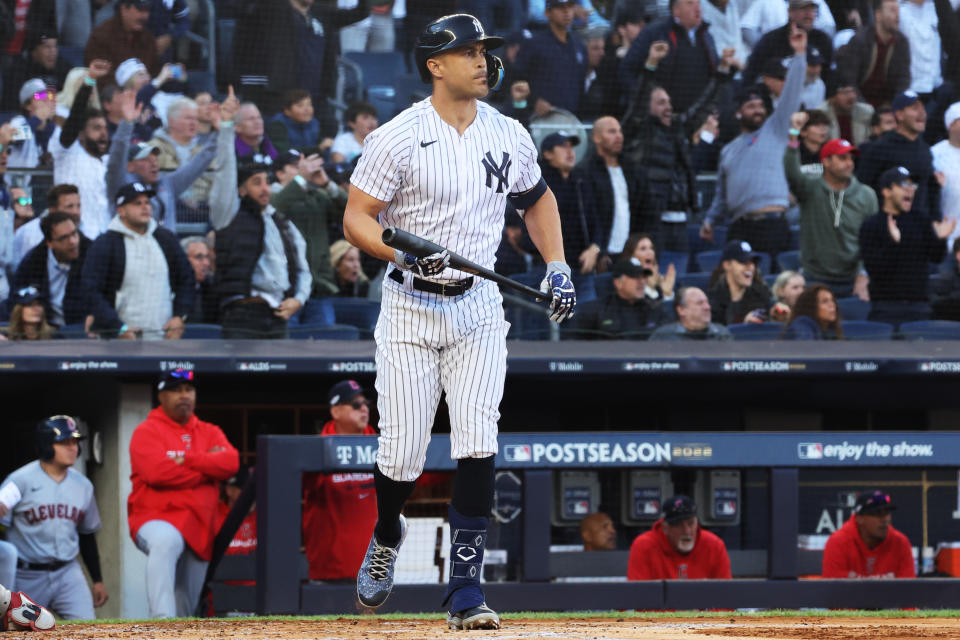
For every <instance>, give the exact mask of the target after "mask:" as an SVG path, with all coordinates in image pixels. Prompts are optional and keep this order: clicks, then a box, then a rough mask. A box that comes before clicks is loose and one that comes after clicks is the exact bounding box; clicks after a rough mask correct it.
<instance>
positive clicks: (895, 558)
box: [823, 515, 917, 578]
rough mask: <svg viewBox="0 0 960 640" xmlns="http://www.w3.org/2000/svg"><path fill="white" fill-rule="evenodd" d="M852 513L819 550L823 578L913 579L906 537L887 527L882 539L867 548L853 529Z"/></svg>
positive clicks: (913, 574) (854, 519)
mask: <svg viewBox="0 0 960 640" xmlns="http://www.w3.org/2000/svg"><path fill="white" fill-rule="evenodd" d="M856 518H857V517H856V515H852V516H850V519H849V520H847V521H846V523H845V524H844V525H843V526H842V527H840V530H839V531H836V532H834V534H833V535H832V536H830V539H829V540H827V546H826V547H824V549H823V577H824V578H916V577H917V570H916V568H915V566H914V564H913V549H912V548H911V547H910V541H909V540H908V539H907V536H905V535H903V534H902V533H900V532H899V531H897V530H896V529H894V528H893V525H891V526H890V529H889V531H887V537H886V539H885V540H884V541H883V542H881V543H880V544H878V545H877V546H876V547H875V548H873V549H868V548H867V545H866V544H864V542H863V539H862V538H860V532H859V531H858V530H857V520H856Z"/></svg>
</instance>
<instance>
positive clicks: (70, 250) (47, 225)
mask: <svg viewBox="0 0 960 640" xmlns="http://www.w3.org/2000/svg"><path fill="white" fill-rule="evenodd" d="M40 228H41V229H42V230H43V237H44V240H45V242H44V244H40V245H37V246H36V247H34V248H33V250H32V251H30V252H29V253H28V254H27V256H26V257H25V258H24V260H23V262H21V263H20V266H19V267H18V268H17V275H16V283H17V285H16V286H17V287H18V288H21V287H27V286H33V287H36V288H37V290H38V291H39V292H40V298H41V299H42V300H43V305H44V308H45V312H46V313H45V315H46V318H47V321H48V322H49V323H50V324H51V325H53V326H55V327H63V326H64V325H68V324H72V325H76V324H82V323H83V321H84V320H85V319H86V316H87V313H88V310H89V301H88V297H87V291H86V290H85V289H84V288H83V281H82V275H83V263H84V261H85V260H86V257H87V251H88V250H89V249H90V244H91V242H90V240H89V239H88V238H87V237H85V236H83V235H81V234H80V231H79V230H78V229H77V223H76V220H75V219H74V217H73V216H72V215H70V214H69V213H66V212H64V211H54V212H51V213H48V214H47V215H46V216H44V218H43V220H41V221H40Z"/></svg>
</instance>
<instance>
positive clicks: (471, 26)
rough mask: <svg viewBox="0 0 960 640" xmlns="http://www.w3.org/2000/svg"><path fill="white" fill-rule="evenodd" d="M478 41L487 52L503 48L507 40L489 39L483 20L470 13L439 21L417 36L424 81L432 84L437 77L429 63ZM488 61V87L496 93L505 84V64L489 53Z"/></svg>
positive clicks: (418, 67)
mask: <svg viewBox="0 0 960 640" xmlns="http://www.w3.org/2000/svg"><path fill="white" fill-rule="evenodd" d="M474 42H480V43H482V44H483V46H484V47H486V48H487V51H489V50H490V49H496V48H497V47H501V46H503V38H500V37H498V36H488V35H487V34H486V32H484V30H483V25H482V24H480V21H479V20H477V19H476V18H474V17H473V16H471V15H469V14H467V13H455V14H453V15H449V16H443V17H442V18H437V19H436V20H434V21H433V22H431V23H430V24H428V25H427V26H426V27H425V28H424V30H423V32H422V33H421V34H420V35H419V37H417V44H416V46H415V47H414V49H413V55H414V58H415V59H416V61H417V71H419V72H420V78H421V79H422V80H423V81H424V82H430V79H431V78H432V77H433V76H432V75H431V73H430V70H429V69H427V60H429V59H430V58H432V57H434V56H436V55H438V54H440V53H443V52H444V51H449V50H450V49H456V48H457V47H462V46H464V45H468V44H473V43H474ZM486 59H487V85H488V86H489V87H490V89H491V90H493V91H496V90H497V89H499V88H500V85H501V84H502V83H503V61H502V60H500V58H498V57H497V56H493V55H490V54H489V53H487V54H486Z"/></svg>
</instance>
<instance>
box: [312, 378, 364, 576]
mask: <svg viewBox="0 0 960 640" xmlns="http://www.w3.org/2000/svg"><path fill="white" fill-rule="evenodd" d="M328 399H329V402H330V416H331V417H332V418H333V419H332V420H330V421H329V422H327V423H326V424H325V425H323V429H322V430H321V431H320V435H321V436H337V435H339V436H359V435H366V436H375V435H377V432H376V431H375V430H374V428H373V427H371V426H370V425H369V424H368V422H369V420H370V401H369V400H367V398H366V397H365V396H364V394H363V387H361V386H360V385H359V384H357V382H356V381H354V380H343V381H342V382H338V383H337V384H335V385H333V387H332V388H331V389H330V392H329V394H328ZM303 484H304V492H305V494H306V496H305V497H306V499H305V500H304V510H303V541H304V546H305V547H306V552H307V563H308V564H309V566H310V572H309V575H310V579H311V580H328V581H335V580H343V581H348V582H353V581H355V580H356V576H357V571H358V570H359V569H360V564H361V563H362V562H363V556H364V554H365V553H366V552H367V542H368V541H369V540H370V534H371V533H373V527H374V525H375V524H376V522H377V494H376V491H375V490H374V486H373V474H372V473H334V474H330V475H326V474H321V473H307V474H304V483H303Z"/></svg>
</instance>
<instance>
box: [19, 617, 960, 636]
mask: <svg viewBox="0 0 960 640" xmlns="http://www.w3.org/2000/svg"><path fill="white" fill-rule="evenodd" d="M467 635H472V636H483V637H491V638H497V639H498V640H508V639H516V640H527V639H530V640H533V639H541V638H563V639H567V638H569V639H571V640H606V639H608V638H609V639H611V640H613V639H616V640H620V639H622V638H636V639H642V640H681V639H682V640H711V639H717V640H719V639H728V638H736V639H738V640H749V639H757V640H768V639H770V638H776V639H778V640H780V639H782V640H794V639H796V640H813V639H816V640H834V639H835V640H855V639H860V638H866V639H868V640H880V639H882V638H896V639H897V640H913V639H918V640H919V639H924V640H925V639H928V638H960V620H958V619H955V618H846V617H818V616H810V617H743V616H736V617H730V618H727V617H719V618H718V617H702V618H700V617H691V618H638V617H626V616H625V617H622V618H609V617H604V618H599V617H598V618H590V617H574V618H562V619H561V618H557V619H550V618H543V619H532V618H523V617H518V618H513V617H511V616H509V615H507V616H505V617H504V624H503V628H502V629H501V630H500V631H475V632H462V631H449V630H447V629H446V625H445V623H444V622H443V620H439V619H430V620H417V619H414V620H406V619H402V618H401V619H396V618H393V619H380V618H375V617H366V616H364V617H359V618H358V617H350V618H338V619H330V620H304V619H296V618H291V619H268V620H262V619H243V618H229V619H207V620H184V621H175V622H138V623H119V624H95V623H94V624H65V625H61V626H58V627H57V629H56V630H55V631H53V632H50V633H46V634H43V636H42V637H43V638H47V639H49V640H53V639H54V638H57V639H61V638H62V639H63V640H67V639H69V640H88V639H89V640H93V639H96V640H101V639H104V640H107V639H109V640H134V639H137V640H139V639H141V638H143V639H157V640H205V639H207V638H211V639H214V640H261V639H262V640H274V639H275V640H308V639H309V640H343V639H351V640H352V639H363V640H377V639H380V638H383V639H384V640H386V639H387V638H389V639H390V640H431V639H435V638H443V639H444V640H450V639H451V638H456V637H463V636H467ZM19 638H23V639H24V640H39V638H40V636H38V635H37V634H14V633H5V634H3V640H13V639H19Z"/></svg>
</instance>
